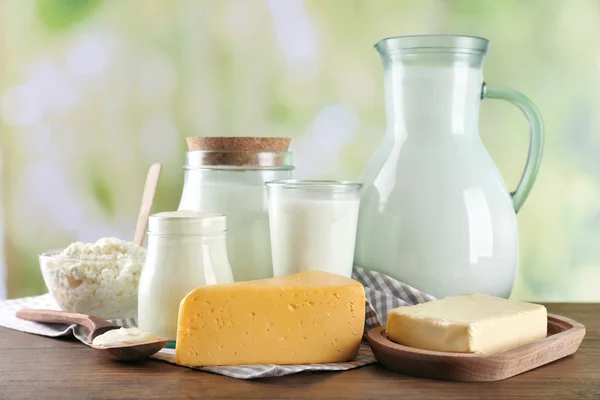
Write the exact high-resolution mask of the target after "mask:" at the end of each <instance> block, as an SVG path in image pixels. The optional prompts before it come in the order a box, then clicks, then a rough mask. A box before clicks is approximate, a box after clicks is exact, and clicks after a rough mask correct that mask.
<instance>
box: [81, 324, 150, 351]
mask: <svg viewBox="0 0 600 400" xmlns="http://www.w3.org/2000/svg"><path fill="white" fill-rule="evenodd" d="M155 340H159V338H158V337H157V336H156V335H153V334H152V333H148V332H142V331H140V330H139V329H137V328H119V329H112V330H110V331H108V332H105V333H103V334H102V335H98V336H96V337H95V338H94V340H92V344H93V345H94V346H101V347H118V346H126V345H129V344H139V343H146V342H153V341H155Z"/></svg>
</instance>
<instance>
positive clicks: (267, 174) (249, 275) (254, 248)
mask: <svg viewBox="0 0 600 400" xmlns="http://www.w3.org/2000/svg"><path fill="white" fill-rule="evenodd" d="M187 173H188V174H189V177H188V178H187V179H186V183H185V187H184V191H183V195H182V198H181V203H180V205H179V209H180V210H196V211H205V212H219V213H223V214H225V215H226V216H227V253H228V256H229V261H230V263H231V269H232V271H233V276H234V278H235V281H236V282H239V281H248V280H254V279H265V278H271V277H272V276H273V268H272V264H271V243H270V238H269V214H268V211H267V201H266V197H267V196H266V188H265V186H264V181H265V179H268V178H271V179H273V178H280V177H282V176H283V177H287V176H290V174H291V173H290V172H289V171H258V170H249V171H243V172H237V171H203V170H190V171H188V172H187Z"/></svg>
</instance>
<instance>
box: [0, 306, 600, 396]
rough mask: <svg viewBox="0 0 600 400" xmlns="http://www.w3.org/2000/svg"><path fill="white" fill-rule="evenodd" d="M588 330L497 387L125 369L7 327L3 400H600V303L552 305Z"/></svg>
mask: <svg viewBox="0 0 600 400" xmlns="http://www.w3.org/2000/svg"><path fill="white" fill-rule="evenodd" d="M547 306H548V310H549V312H552V313H555V314H559V315H564V316H566V317H570V318H572V319H575V320H576V321H579V322H581V323H583V324H584V325H585V326H586V328H587V334H586V337H585V339H584V341H583V343H582V345H581V347H580V348H579V351H578V352H577V353H576V354H575V355H574V356H571V357H568V358H565V359H562V360H559V361H556V362H554V363H552V364H549V365H546V366H544V367H541V368H539V369H537V370H533V371H530V372H527V373H525V374H522V375H519V376H516V377H514V378H511V379H507V380H505V381H500V382H492V383H457V382H441V381H432V380H426V379H417V378H411V377H408V376H403V375H400V374H396V373H393V372H390V371H387V370H385V369H384V368H383V367H381V366H380V365H378V364H376V365H372V366H368V367H364V368H359V369H356V370H352V371H346V372H329V373H326V372H320V373H301V374H297V375H291V376H285V377H280V378H268V379H260V380H254V381H243V380H237V379H233V378H228V377H224V376H220V375H214V374H210V373H205V372H199V371H193V370H190V369H186V368H181V367H177V366H174V365H170V364H166V363H163V362H160V361H152V360H149V361H147V362H143V363H140V364H130V365H127V364H119V363H117V362H114V361H111V360H109V359H107V358H104V357H103V356H101V355H99V354H96V352H95V351H94V350H92V349H90V348H88V347H87V346H84V345H83V344H81V343H79V342H77V341H75V340H71V339H51V338H46V337H40V336H35V335H29V334H26V333H21V332H15V331H11V330H9V329H5V328H0V399H2V400H4V399H104V398H119V399H185V398H203V399H207V398H220V399H268V398H286V399H321V398H323V399H333V398H344V399H378V400H381V399H388V398H398V399H402V400H409V399H436V398H443V399H448V400H449V399H538V398H539V399H590V398H600V304H548V305H547Z"/></svg>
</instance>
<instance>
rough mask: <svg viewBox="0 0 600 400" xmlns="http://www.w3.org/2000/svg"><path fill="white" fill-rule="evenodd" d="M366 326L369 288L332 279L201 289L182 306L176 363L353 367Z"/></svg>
mask: <svg viewBox="0 0 600 400" xmlns="http://www.w3.org/2000/svg"><path fill="white" fill-rule="evenodd" d="M364 322H365V292H364V288H363V286H362V285H361V284H360V283H359V282H357V281H355V280H353V279H350V278H346V277H343V276H341V275H336V274H332V273H328V272H322V271H308V272H301V273H298V274H294V275H290V276H285V277H278V278H270V279H262V280H255V281H248V282H237V283H232V284H226V285H211V286H202V287H198V288H196V289H194V290H193V291H191V292H190V293H189V294H188V295H187V296H186V297H185V298H184V299H183V300H182V301H181V305H180V307H179V320H178V325H177V343H176V350H175V359H176V362H177V364H180V365H185V366H214V365H240V364H309V363H327V362H342V361H350V360H352V359H354V358H355V357H356V355H357V353H358V348H359V346H360V342H361V339H362V334H363V329H364Z"/></svg>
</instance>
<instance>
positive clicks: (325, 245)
mask: <svg viewBox="0 0 600 400" xmlns="http://www.w3.org/2000/svg"><path fill="white" fill-rule="evenodd" d="M266 186H267V191H268V206H269V226H270V232H271V253H272V256H273V275H274V276H285V275H290V274H294V273H297V272H302V271H310V270H321V271H327V272H333V273H336V274H339V275H344V276H347V277H351V275H352V265H353V259H354V242H355V240H356V225H357V220H358V208H359V203H360V189H361V187H362V184H361V183H357V182H346V181H301V180H279V181H270V182H266Z"/></svg>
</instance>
